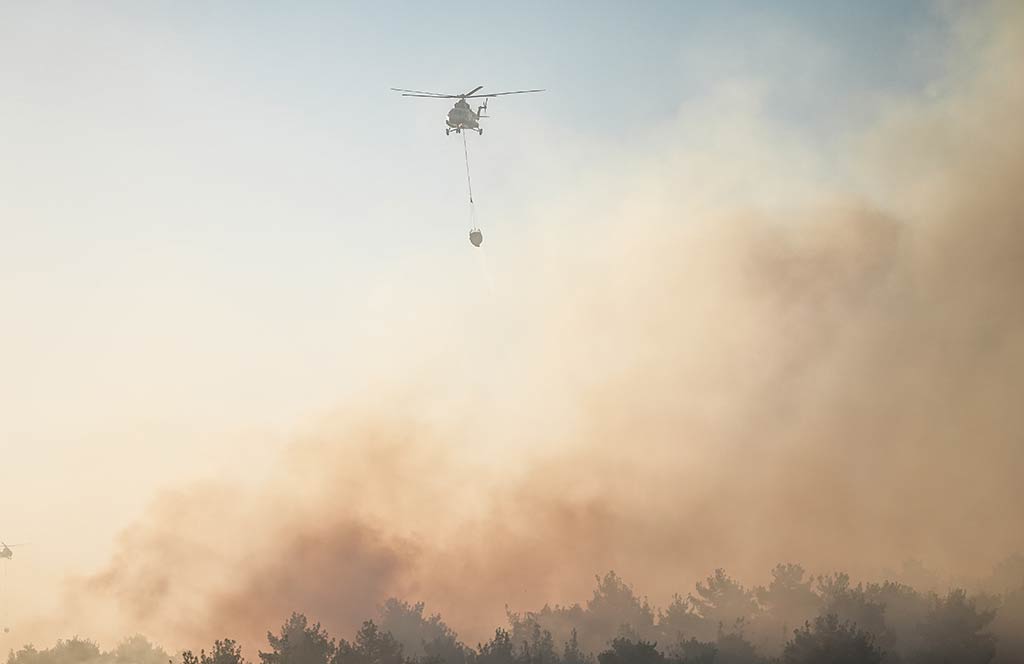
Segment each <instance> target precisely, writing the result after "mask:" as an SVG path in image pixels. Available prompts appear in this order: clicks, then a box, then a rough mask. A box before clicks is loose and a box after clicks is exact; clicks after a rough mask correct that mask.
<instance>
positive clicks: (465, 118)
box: [391, 85, 544, 135]
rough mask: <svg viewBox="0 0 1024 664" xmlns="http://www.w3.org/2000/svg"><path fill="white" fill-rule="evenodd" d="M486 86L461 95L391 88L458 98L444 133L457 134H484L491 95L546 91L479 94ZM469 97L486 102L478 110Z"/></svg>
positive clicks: (409, 94)
mask: <svg viewBox="0 0 1024 664" xmlns="http://www.w3.org/2000/svg"><path fill="white" fill-rule="evenodd" d="M483 87H484V86H482V85H478V86H477V87H475V88H473V89H472V90H470V91H469V92H467V93H465V94H461V95H448V94H444V93H443V92H423V91H422V90H406V89H405V88H391V89H392V90H394V91H395V92H401V93H402V96H403V97H426V98H427V99H458V101H457V102H455V106H454V107H453V108H452V110H450V111H448V119H447V120H445V124H447V125H448V126H447V127H445V130H444V133H445V134H451V133H452V131H454V132H455V133H456V134H461V133H462V130H463V129H468V130H470V131H475V132H476V133H478V134H481V135H482V134H483V133H484V130H483V127H481V126H480V118H486V117H487V116H486V115H484V114H483V113H484V111H486V110H487V99H488V98H489V97H502V96H504V95H522V94H528V93H530V92H544V90H514V91H512V92H493V93H491V94H487V95H478V94H476V93H477V92H479V91H480V89H481V88H483ZM467 99H483V100H484V103H483V105H482V106H478V107H477V109H476V112H474V111H473V109H472V108H470V106H469V104H468V103H467V102H466V100H467Z"/></svg>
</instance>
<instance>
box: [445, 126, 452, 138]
mask: <svg viewBox="0 0 1024 664" xmlns="http://www.w3.org/2000/svg"><path fill="white" fill-rule="evenodd" d="M451 133H452V130H451V129H449V128H447V127H445V130H444V135H445V136H450V135H451Z"/></svg>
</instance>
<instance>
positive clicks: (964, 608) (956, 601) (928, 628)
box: [910, 590, 996, 664]
mask: <svg viewBox="0 0 1024 664" xmlns="http://www.w3.org/2000/svg"><path fill="white" fill-rule="evenodd" d="M994 617H995V612H994V611H979V610H978V608H977V607H976V606H975V603H974V602H973V601H972V600H970V599H968V598H967V593H965V592H964V591H963V590H951V591H950V592H949V594H948V595H946V597H945V598H941V597H934V598H933V600H932V608H931V610H930V611H928V615H927V617H926V618H925V620H924V622H923V623H922V624H921V626H920V631H921V645H920V648H919V649H918V650H917V651H916V652H915V653H914V656H913V657H912V658H910V659H911V661H913V662H917V663H920V664H926V663H927V664H932V663H934V664H988V662H990V661H992V658H993V657H995V652H996V645H995V637H994V636H992V635H991V634H988V633H984V632H983V630H984V629H985V628H986V627H988V625H989V623H991V622H992V619H993V618H994Z"/></svg>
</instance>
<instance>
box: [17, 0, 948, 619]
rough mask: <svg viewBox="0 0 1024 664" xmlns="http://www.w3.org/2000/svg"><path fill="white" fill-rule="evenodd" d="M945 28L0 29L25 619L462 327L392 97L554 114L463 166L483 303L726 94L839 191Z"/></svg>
mask: <svg viewBox="0 0 1024 664" xmlns="http://www.w3.org/2000/svg"><path fill="white" fill-rule="evenodd" d="M947 18H948V17H947ZM946 25H947V23H946V20H945V19H944V17H943V14H941V13H937V12H936V11H935V10H934V8H933V5H931V4H928V3H921V2H909V1H908V2H900V3H893V2H874V3H850V2H841V1H836V2H812V1H807V2H788V3H770V4H768V3H762V2H723V3H706V2H640V3H632V4H630V3H621V2H574V3H569V2H566V3H541V2H515V3H509V2H501V3H487V2H484V3H480V2H471V3H470V2H466V3H463V2H454V3H443V4H437V5H432V6H429V7H428V6H427V4H426V3H414V2H409V3H394V2H382V3H355V2H353V3H337V2H306V3H301V4H300V5H296V4H294V3H269V2H221V3H200V2H153V3H142V4H140V3H134V2H92V3H81V2H79V3H73V2H13V1H12V2H0V231H2V237H3V238H4V241H3V242H2V243H0V305H2V306H0V367H2V372H0V403H2V407H0V539H4V540H9V541H19V542H28V543H30V546H28V547H26V548H24V549H21V550H19V551H18V555H17V561H16V562H17V565H18V568H17V575H16V576H15V577H14V578H13V579H12V580H11V581H10V583H11V584H13V585H14V586H15V587H14V588H13V589H12V592H14V593H15V594H17V592H18V588H17V587H16V586H17V584H21V587H22V589H23V590H24V589H25V588H27V586H28V584H29V583H30V582H33V581H35V582H39V581H42V580H49V581H53V580H54V579H57V578H59V577H60V576H61V575H63V574H65V573H69V572H80V571H83V570H88V569H91V568H93V567H94V566H95V565H97V564H98V563H99V562H100V561H102V560H103V558H104V557H105V556H106V555H107V554H108V553H109V550H110V547H111V544H110V543H111V540H112V538H113V537H114V536H115V535H116V533H117V532H118V531H119V530H120V529H121V528H123V527H124V525H125V524H126V523H128V522H130V521H131V519H132V518H134V517H136V516H137V515H138V514H140V513H141V512H142V510H143V508H144V507H145V506H146V504H147V503H148V502H149V500H150V499H151V497H152V495H153V494H154V492H155V491H157V490H158V489H160V488H165V487H169V486H175V485H176V484H178V483H180V482H182V481H184V480H187V479H190V478H197V477H209V476H217V475H220V474H231V475H233V476H247V477H250V478H252V479H256V480H258V477H259V474H260V473H261V472H263V469H264V468H265V467H266V464H268V463H270V462H271V460H272V459H273V458H274V455H275V453H276V452H277V451H278V450H279V449H280V448H281V446H282V445H283V444H285V443H286V442H287V441H288V440H289V438H290V437H291V436H292V435H294V433H295V432H296V431H302V430H304V428H306V427H308V426H310V423H311V422H312V421H314V420H315V418H316V417H317V416H318V415H319V414H321V413H323V412H325V411H327V410H329V409H331V408H333V407H336V406H337V405H338V404H342V403H344V402H345V400H346V398H348V397H349V396H350V395H353V394H355V393H357V392H358V391H359V390H360V388H361V387H362V386H363V385H364V383H365V381H366V380H367V376H368V375H372V373H373V372H377V371H379V372H381V373H386V368H387V367H389V363H393V362H398V361H399V360H396V359H394V358H393V357H391V356H389V355H388V354H381V353H379V349H380V348H382V347H385V346H386V342H387V339H388V338H389V336H392V335H395V334H396V330H397V329H398V328H400V327H402V326H406V325H415V324H419V323H420V321H421V317H419V316H418V314H419V313H422V312H423V311H425V310H427V309H429V310H431V311H434V312H436V311H437V310H438V309H440V310H443V311H448V312H450V313H451V315H452V316H453V317H454V318H455V319H457V320H458V319H463V318H464V319H467V320H470V319H471V318H472V316H473V307H474V305H475V304H478V303H479V302H480V300H481V298H486V297H487V293H488V285H487V284H485V283H483V281H485V280H482V279H481V271H480V266H479V265H478V258H479V256H478V255H476V254H474V251H473V249H472V247H470V245H469V244H468V242H467V240H466V231H467V230H468V222H467V212H466V201H465V180H464V172H463V163H462V146H461V144H460V140H459V139H458V138H457V137H455V136H452V137H446V136H445V135H444V132H443V128H444V127H443V118H444V114H445V112H446V111H447V108H448V107H447V106H446V105H445V103H444V102H441V101H434V100H423V99H403V98H401V97H399V96H397V95H396V94H394V93H392V92H389V90H388V88H390V87H392V86H394V87H410V88H416V89H425V90H439V91H448V92H459V91H463V90H467V89H471V88H473V87H475V86H477V85H484V86H485V88H484V91H485V92H486V91H491V92H493V91H498V90H506V89H519V88H533V87H539V88H546V89H547V92H545V93H543V94H541V95H530V96H521V97H511V98H507V99H497V100H494V101H493V103H492V105H491V115H492V116H493V117H492V118H491V119H490V120H488V121H487V124H486V125H485V127H486V131H485V133H484V135H483V136H482V137H477V136H471V137H470V150H471V159H472V160H473V169H474V188H475V191H476V193H477V201H478V211H479V214H480V220H481V225H482V226H483V228H484V230H485V234H486V245H485V248H486V251H487V252H488V253H487V257H488V260H489V261H490V265H491V267H490V268H489V269H492V270H494V272H495V273H496V276H495V277H494V278H496V279H498V280H500V277H501V271H502V269H503V266H506V267H508V266H509V264H510V263H514V262H515V261H519V260H521V259H522V258H523V257H524V256H528V254H529V247H530V246H531V245H530V243H531V242H533V239H532V238H533V237H535V235H533V234H535V233H537V232H541V233H542V232H543V227H540V228H538V226H539V225H541V224H543V223H550V222H551V220H547V219H542V220H538V219H537V218H536V217H535V216H533V215H531V214H530V212H531V210H536V209H539V208H541V207H543V206H545V205H546V204H547V202H548V201H549V200H551V199H552V197H553V196H555V195H556V194H557V192H558V191H559V190H561V189H563V188H565V187H571V186H574V183H575V182H576V175H577V172H578V171H579V170H580V169H582V168H584V167H585V166H586V165H589V164H592V161H593V159H594V158H595V155H597V156H598V158H601V155H606V158H607V159H608V161H607V163H605V164H603V167H604V169H605V172H607V173H612V174H615V173H616V168H621V169H622V172H621V176H622V177H629V175H630V173H629V171H628V169H629V163H630V162H629V159H622V160H621V162H617V161H616V160H617V159H619V158H620V157H622V156H623V155H625V156H629V155H634V154H639V153H642V151H643V149H644V148H645V146H651V145H655V144H657V142H658V141H659V136H660V132H661V130H662V129H663V128H664V127H665V126H666V125H667V124H668V123H670V122H672V121H673V119H674V118H676V117H677V116H678V115H679V114H680V113H681V112H683V113H685V110H686V108H687V107H688V106H689V105H691V104H697V103H700V101H701V100H702V99H704V98H705V97H706V96H707V95H708V94H709V93H710V92H711V91H713V90H718V89H720V88H721V87H722V85H723V82H725V83H727V82H729V81H735V82H737V83H738V84H742V85H745V86H755V87H756V86H761V87H762V89H763V95H762V96H761V107H760V108H761V110H760V113H761V114H762V120H763V121H764V122H765V123H768V124H770V125H771V126H773V127H775V128H777V129H778V131H779V132H781V133H782V134H783V135H791V136H793V137H794V140H795V141H797V142H799V143H800V144H802V145H806V146H808V147H809V149H818V148H820V149H821V153H820V156H821V159H822V163H825V164H827V163H828V161H829V159H828V150H827V146H829V145H830V144H832V143H834V142H836V141H841V140H842V139H843V137H844V136H845V135H847V133H849V132H852V131H855V130H856V129H857V128H858V127H860V126H861V125H863V124H864V123H866V122H868V121H869V120H870V116H871V113H872V110H873V109H874V108H875V107H876V105H877V104H878V103H879V102H880V100H884V99H885V98H887V97H892V96H901V95H902V96H922V95H929V94H934V90H935V86H936V85H938V84H940V80H939V79H940V77H941V73H942V71H943V66H944V63H943V59H942V58H943V54H944V48H945V46H946V42H947V40H948V39H949V35H948V30H947V27H946ZM617 164H621V166H619V165H617ZM508 269H513V268H511V267H508ZM424 293H429V294H431V295H430V296H429V297H428V298H427V299H424V298H423V297H422V296H423V294H424ZM371 340H373V341H372V343H371ZM381 340H383V343H382V342H381ZM458 343H459V339H457V338H454V339H452V344H454V345H458ZM367 349H372V350H373V351H374V353H375V354H374V353H368V352H367ZM382 367H384V368H382ZM368 372H370V373H368ZM23 599H24V601H29V602H31V601H35V602H38V603H39V605H40V606H45V605H46V604H47V600H46V599H45V598H33V599H25V598H24V597H23ZM50 600H51V601H54V600H55V598H54V597H51V598H50Z"/></svg>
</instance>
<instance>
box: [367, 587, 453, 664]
mask: <svg viewBox="0 0 1024 664" xmlns="http://www.w3.org/2000/svg"><path fill="white" fill-rule="evenodd" d="M423 609H424V604H423V602H417V603H416V604H409V603H408V602H403V601H400V600H397V599H394V598H392V599H389V600H387V601H386V602H384V605H383V606H382V607H381V609H380V628H381V630H383V631H385V632H390V633H391V635H392V636H394V637H395V640H397V641H398V642H399V643H401V644H402V649H403V652H404V653H405V655H406V656H407V657H409V658H412V659H423V660H431V661H440V662H445V663H446V664H465V663H466V662H467V661H468V659H469V658H470V657H471V656H472V652H471V651H470V649H469V648H467V647H466V646H465V645H464V644H463V643H462V642H461V641H459V638H458V636H457V635H456V634H455V631H454V630H452V629H451V628H450V627H449V626H448V625H446V624H445V622H444V621H443V620H441V616H439V615H438V614H436V613H435V614H433V615H431V616H424V615H423Z"/></svg>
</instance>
